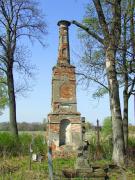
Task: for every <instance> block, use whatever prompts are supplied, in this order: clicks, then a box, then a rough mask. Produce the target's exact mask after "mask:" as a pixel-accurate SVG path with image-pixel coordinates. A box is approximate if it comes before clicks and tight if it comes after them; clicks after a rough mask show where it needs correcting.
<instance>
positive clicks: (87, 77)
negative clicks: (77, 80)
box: [76, 72, 109, 91]
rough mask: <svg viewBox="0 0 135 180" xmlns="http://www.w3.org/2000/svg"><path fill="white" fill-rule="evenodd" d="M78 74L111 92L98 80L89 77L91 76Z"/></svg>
mask: <svg viewBox="0 0 135 180" xmlns="http://www.w3.org/2000/svg"><path fill="white" fill-rule="evenodd" d="M76 74H77V75H81V76H84V77H85V79H90V80H92V81H94V82H96V83H98V84H100V85H101V86H103V87H104V88H105V89H107V90H108V91H109V89H108V87H107V86H105V85H104V84H103V83H101V82H100V81H98V80H97V79H95V78H92V77H89V76H87V75H85V74H83V73H79V72H77V73H76Z"/></svg>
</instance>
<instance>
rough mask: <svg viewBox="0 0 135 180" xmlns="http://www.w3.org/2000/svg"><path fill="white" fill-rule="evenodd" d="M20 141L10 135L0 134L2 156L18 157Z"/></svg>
mask: <svg viewBox="0 0 135 180" xmlns="http://www.w3.org/2000/svg"><path fill="white" fill-rule="evenodd" d="M19 147H20V146H19V142H18V139H17V138H16V137H15V136H13V135H12V134H10V133H6V132H4V133H0V154H1V155H3V156H5V155H16V154H17V153H18V148H19Z"/></svg>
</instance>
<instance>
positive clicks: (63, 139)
mask: <svg viewBox="0 0 135 180" xmlns="http://www.w3.org/2000/svg"><path fill="white" fill-rule="evenodd" d="M70 142H71V123H70V121H69V120H68V119H63V120H61V122H60V143H59V144H60V146H62V145H65V144H70Z"/></svg>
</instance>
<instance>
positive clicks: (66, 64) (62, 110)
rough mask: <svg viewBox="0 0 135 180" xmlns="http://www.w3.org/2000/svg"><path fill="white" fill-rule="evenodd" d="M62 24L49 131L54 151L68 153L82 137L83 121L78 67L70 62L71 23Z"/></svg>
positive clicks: (60, 154) (61, 155) (53, 80)
mask: <svg viewBox="0 0 135 180" xmlns="http://www.w3.org/2000/svg"><path fill="white" fill-rule="evenodd" d="M58 24H59V26H60V30H59V33H60V36H59V51H58V62H57V65H56V66H55V67H53V77H52V112H51V113H50V114H48V121H49V126H48V131H50V136H51V137H50V136H48V137H50V140H51V141H52V150H53V155H54V156H58V157H65V156H66V155H65V154H68V153H67V151H66V149H68V148H69V147H70V146H71V147H74V146H77V145H78V144H79V143H80V141H81V121H80V113H79V112H77V102H76V77H75V67H74V66H72V65H70V53H69V51H70V50H69V39H68V26H69V25H70V23H69V22H66V21H62V22H59V23H58ZM63 122H64V123H63ZM62 136H63V137H62ZM63 143H65V145H70V146H66V149H64V146H60V145H61V144H63ZM59 146H60V147H59ZM69 149H72V148H69ZM65 152H66V153H65ZM69 154H70V153H69ZM69 154H68V155H69ZM71 154H72V153H71ZM68 155H67V156H68Z"/></svg>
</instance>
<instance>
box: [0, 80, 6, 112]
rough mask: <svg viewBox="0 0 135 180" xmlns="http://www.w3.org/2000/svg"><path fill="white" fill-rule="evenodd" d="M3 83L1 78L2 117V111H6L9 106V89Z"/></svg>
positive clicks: (0, 109) (0, 107)
mask: <svg viewBox="0 0 135 180" xmlns="http://www.w3.org/2000/svg"><path fill="white" fill-rule="evenodd" d="M1 81H2V79H1V77H0V115H1V114H2V110H4V109H5V107H6V105H7V104H8V96H7V88H6V85H5V84H3V83H1Z"/></svg>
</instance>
